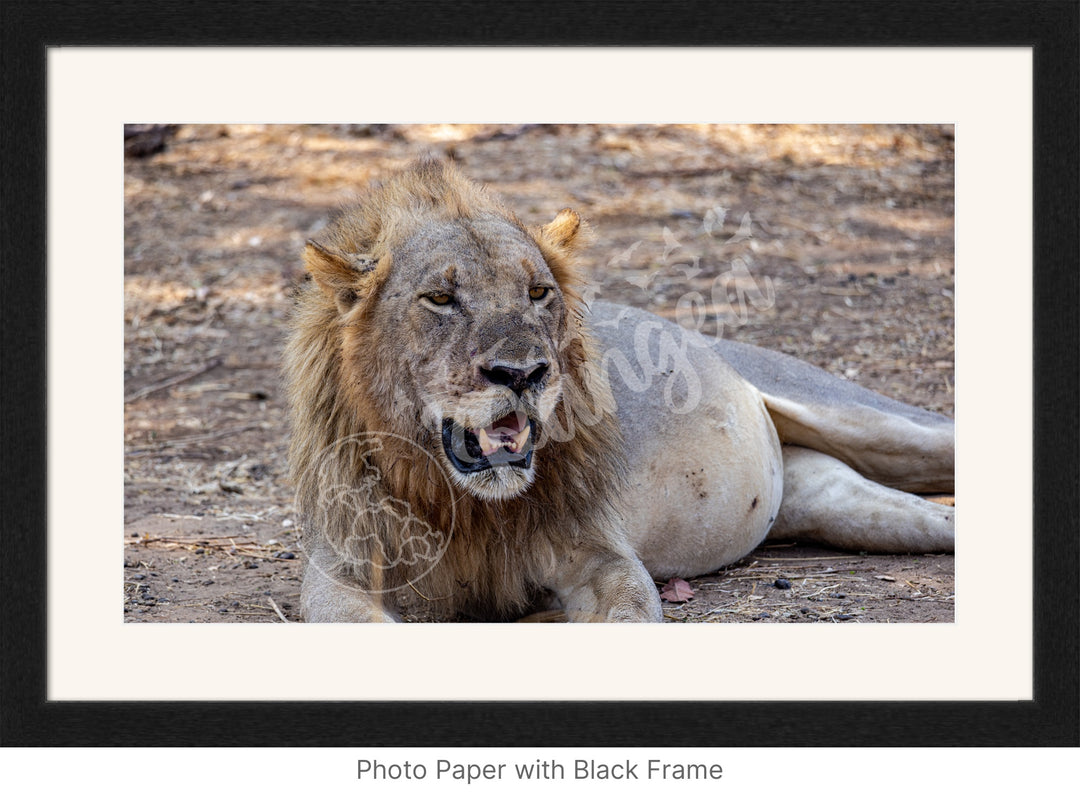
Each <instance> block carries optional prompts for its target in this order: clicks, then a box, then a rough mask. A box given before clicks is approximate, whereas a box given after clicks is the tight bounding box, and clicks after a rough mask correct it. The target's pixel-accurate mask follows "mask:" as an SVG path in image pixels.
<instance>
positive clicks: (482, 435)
mask: <svg viewBox="0 0 1080 802" xmlns="http://www.w3.org/2000/svg"><path fill="white" fill-rule="evenodd" d="M475 434H476V439H477V440H479V441H480V453H482V454H483V455H484V456H485V457H490V456H491V455H492V454H494V453H495V452H496V451H498V450H499V445H500V444H499V443H496V442H494V441H493V440H492V439H491V436H490V435H489V434H488V433H487V429H477V430H476V431H475Z"/></svg>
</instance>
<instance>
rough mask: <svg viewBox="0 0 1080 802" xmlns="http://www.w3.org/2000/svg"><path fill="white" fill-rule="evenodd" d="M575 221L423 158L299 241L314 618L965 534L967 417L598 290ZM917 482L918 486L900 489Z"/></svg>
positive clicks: (929, 546)
mask: <svg viewBox="0 0 1080 802" xmlns="http://www.w3.org/2000/svg"><path fill="white" fill-rule="evenodd" d="M581 232H582V225H581V221H580V220H579V218H578V215H577V214H576V213H575V212H573V211H571V210H569V209H565V210H563V211H562V212H560V213H559V214H558V216H557V217H556V218H555V219H554V220H553V221H552V222H551V223H549V224H547V225H546V226H543V227H541V228H526V227H525V226H524V225H523V224H522V223H520V222H519V221H518V219H517V218H516V217H515V216H514V215H513V214H511V213H510V212H509V211H507V210H506V209H504V208H503V207H502V206H501V205H500V203H499V202H498V201H497V200H496V199H495V198H494V197H492V195H490V194H488V193H487V192H486V191H484V190H483V189H482V188H481V187H479V186H478V185H476V184H474V183H472V182H470V181H468V180H466V179H464V178H462V177H461V176H460V175H459V174H458V173H457V172H456V171H455V170H454V169H453V168H451V167H450V166H448V165H446V164H444V163H442V162H439V161H435V160H430V159H429V160H422V161H420V162H418V163H416V164H414V165H413V166H412V167H411V168H409V169H408V170H406V171H405V172H403V173H401V174H399V175H397V176H395V177H394V178H392V179H390V180H389V181H387V182H385V183H384V184H382V185H381V186H377V187H375V188H373V189H372V190H371V191H370V192H369V193H368V195H367V196H366V197H365V198H363V199H362V201H361V202H360V203H359V204H358V205H356V206H355V207H353V208H350V209H347V210H345V211H344V212H343V213H342V214H341V215H340V216H339V217H338V218H337V219H336V220H335V221H334V222H332V223H331V224H330V226H329V227H328V228H327V229H326V230H325V231H324V232H323V233H322V234H321V235H319V236H318V238H317V239H315V240H312V241H310V242H309V243H308V244H307V247H306V250H305V252H304V258H305V262H306V266H307V269H308V270H309V271H310V273H311V277H312V278H313V279H314V281H311V282H309V283H307V284H306V285H305V286H304V287H303V289H302V290H301V292H300V295H299V299H298V302H297V307H296V310H295V313H294V316H293V319H292V326H291V336H290V339H289V342H288V346H287V349H286V353H285V373H286V380H287V384H288V391H289V399H290V403H291V406H292V423H293V432H292V446H291V450H290V462H291V472H292V477H293V480H294V482H295V484H296V488H297V504H298V507H299V511H300V514H301V516H302V519H303V521H304V526H305V546H306V550H307V554H308V566H307V570H306V573H305V575H304V582H303V588H302V593H301V608H302V613H303V616H304V618H305V619H306V620H308V621H391V620H398V618H399V611H400V609H401V604H405V605H408V604H409V603H410V599H411V600H412V601H417V600H423V602H424V603H425V604H426V605H427V607H428V609H429V610H430V609H434V611H435V614H436V615H438V616H439V617H443V618H445V617H450V616H468V617H472V618H484V619H508V618H514V617H517V616H520V615H522V614H524V613H526V612H527V611H529V610H531V609H533V608H534V607H535V606H536V605H538V604H541V603H543V604H545V605H550V606H555V605H557V606H558V607H561V608H562V610H564V611H565V615H566V617H567V618H568V619H569V620H577V621H597V620H598V621H658V620H660V617H661V612H660V599H659V597H658V594H657V590H656V586H655V584H654V582H653V579H652V578H653V577H656V578H661V579H666V578H669V577H672V576H697V575H701V574H705V573H708V572H712V571H715V570H717V569H719V568H720V567H722V566H724V565H726V564H728V563H731V562H733V561H735V560H738V559H740V558H741V557H743V556H745V555H746V554H747V553H749V552H750V551H751V550H753V549H754V548H755V547H756V546H758V545H759V544H760V543H761V542H762V541H763V540H764V539H765V538H766V537H769V536H779V537H785V538H790V537H792V536H798V537H800V538H809V539H813V540H817V541H819V542H824V543H827V544H831V545H835V546H839V547H842V548H847V549H861V550H874V551H889V552H909V551H917V552H923V551H951V550H952V545H953V521H952V516H953V510H952V509H951V508H949V507H944V506H940V505H936V504H932V503H930V502H928V501H925V500H923V499H921V498H919V497H918V496H915V495H911V493H912V492H951V490H952V483H953V423H952V421H951V420H950V419H948V418H945V417H943V416H940V415H936V414H932V413H929V412H925V411H923V410H919V409H916V408H913V407H909V406H906V405H904V404H900V403H898V402H895V401H892V400H890V399H887V398H885V397H883V396H880V395H877V394H875V393H872V392H870V391H869V390H865V389H862V388H860V387H857V386H855V385H853V384H851V383H849V382H847V381H844V380H841V379H838V378H834V377H832V376H830V375H829V374H827V373H825V372H823V371H821V370H818V369H817V368H814V367H811V366H809V365H807V364H804V363H802V362H800V361H798V360H796V359H793V358H791V357H787V356H784V355H781V354H777V353H773V352H770V351H766V350H763V349H760V348H756V347H752V346H748V345H742V344H739V343H733V342H727V341H722V340H706V339H705V338H704V337H701V336H700V335H697V334H695V333H692V332H689V331H687V330H684V329H682V328H680V327H678V326H676V325H674V324H672V323H668V322H666V321H664V320H661V319H660V318H657V317H655V316H652V315H649V314H647V313H645V312H641V311H638V310H634V309H630V308H625V307H618V306H613V305H610V304H607V303H594V304H591V305H589V306H586V304H585V303H584V302H583V300H582V298H581V295H580V290H581V286H582V285H581V279H580V277H579V275H578V273H577V270H576V267H575V262H574V257H575V252H576V250H577V249H578V247H579V245H580V244H581V241H582V239H583V237H582V233H581ZM904 491H907V492H904Z"/></svg>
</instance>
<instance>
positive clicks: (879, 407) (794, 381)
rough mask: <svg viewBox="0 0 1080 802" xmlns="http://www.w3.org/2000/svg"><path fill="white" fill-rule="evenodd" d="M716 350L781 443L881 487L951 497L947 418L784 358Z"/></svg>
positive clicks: (728, 346)
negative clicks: (754, 394)
mask: <svg viewBox="0 0 1080 802" xmlns="http://www.w3.org/2000/svg"><path fill="white" fill-rule="evenodd" d="M717 349H718V350H719V352H720V353H721V355H722V356H723V357H724V358H725V359H727V360H728V362H730V363H731V364H732V365H733V366H734V367H735V369H736V370H737V371H738V372H739V373H740V374H742V376H743V378H745V379H747V380H748V381H749V382H750V383H751V384H753V385H754V386H755V387H756V388H757V389H758V391H759V392H760V393H761V396H762V398H763V399H764V401H765V407H766V408H767V409H768V411H769V416H770V417H771V418H772V420H773V424H774V425H775V426H776V431H777V434H779V436H780V441H781V442H782V443H786V444H790V445H797V446H804V447H806V448H811V449H813V450H815V451H820V452H821V453H823V454H829V455H830V456H833V457H836V458H837V459H839V460H842V461H843V462H845V463H846V464H848V465H850V466H851V467H852V468H854V469H855V470H857V471H858V472H859V473H861V474H862V475H863V476H866V477H867V478H869V479H871V480H873V481H875V482H878V483H880V484H883V485H886V486H887V487H893V488H896V489H898V490H906V491H908V492H911V493H951V492H953V465H954V457H953V452H954V445H955V428H954V425H953V421H952V419H950V418H947V417H945V416H944V415H939V414H937V413H935V412H929V411H927V410H924V409H919V408H917V407H913V406H910V405H908V404H903V403H901V402H899V401H896V400H894V399H892V398H888V397H886V396H883V395H881V394H879V393H875V392H873V391H871V390H867V389H866V388H865V387H860V386H859V385H857V384H855V383H854V382H850V381H846V380H844V379H841V378H838V377H836V376H833V375H832V374H830V373H827V372H826V371H824V370H821V369H820V368H817V367H814V366H813V365H809V364H807V363H806V362H803V361H801V360H799V359H795V358H794V357H790V356H787V355H786V354H780V353H776V352H775V351H768V350H765V349H763V348H757V347H755V346H751V345H746V344H744V343H736V342H731V341H728V340H722V341H720V342H719V343H718V345H717Z"/></svg>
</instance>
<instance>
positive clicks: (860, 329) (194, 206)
mask: <svg viewBox="0 0 1080 802" xmlns="http://www.w3.org/2000/svg"><path fill="white" fill-rule="evenodd" d="M159 140H160V141H159ZM126 145H127V147H126V151H127V154H128V156H127V158H126V160H125V166H126V175H125V196H126V201H125V314H124V350H125V353H124V356H125V395H126V398H125V434H124V447H125V454H126V460H125V517H124V603H123V609H124V619H125V621H158V622H161V621H177V622H184V621H193V622H205V621H234V622H235V621H265V622H275V621H276V622H280V621H282V620H289V621H295V620H297V617H298V608H299V603H298V595H299V587H300V575H301V568H302V553H301V551H300V546H299V543H298V536H297V531H296V524H295V521H296V515H295V511H294V508H293V505H292V496H291V489H290V487H289V485H288V483H287V480H286V466H285V454H286V443H287V436H288V433H287V428H286V419H285V410H284V407H283V398H282V393H281V391H280V389H279V378H278V370H279V367H278V366H279V353H280V348H281V342H282V336H283V331H284V327H285V321H286V317H287V313H288V308H289V295H290V292H291V287H292V286H293V285H294V283H295V282H296V281H298V280H300V278H301V276H300V266H299V253H300V250H301V248H302V245H303V242H304V240H305V239H306V238H307V237H308V236H310V235H312V234H313V233H315V232H316V231H318V230H319V229H320V228H321V227H322V226H323V225H324V224H325V223H326V222H327V220H328V217H329V214H330V213H332V211H333V209H334V208H335V207H336V206H338V205H339V204H341V203H342V202H346V201H348V200H350V199H351V198H352V197H353V195H354V194H355V193H356V192H357V191H358V190H359V189H360V188H362V187H363V186H364V185H365V184H366V183H367V182H368V181H369V180H371V179H376V178H379V177H381V176H384V175H386V174H388V173H389V172H392V171H393V170H395V169H396V168H398V167H401V166H402V165H404V164H405V163H406V162H407V161H409V160H410V159H411V158H413V157H414V156H416V155H417V154H419V153H421V152H424V151H430V152H435V153H442V154H446V155H449V156H452V157H453V158H455V159H456V160H457V161H458V162H459V163H460V165H461V166H462V168H463V169H464V171H465V172H466V173H467V174H468V175H470V176H472V177H473V178H476V179H479V180H481V181H483V182H485V183H487V184H488V185H490V186H491V187H492V188H493V189H495V190H497V191H498V192H499V193H501V194H502V195H503V196H504V197H505V198H507V200H508V201H509V202H510V204H511V206H512V208H514V209H515V210H517V212H518V213H519V215H520V216H521V217H522V218H523V219H524V220H525V221H527V222H529V223H542V222H546V221H548V220H550V219H551V218H553V217H554V216H555V214H556V213H557V212H558V210H559V209H561V208H563V207H565V206H572V207H574V208H575V209H577V210H578V211H579V212H580V213H581V214H582V215H583V216H585V217H586V218H587V219H589V220H590V221H591V222H592V224H593V225H594V227H595V232H596V241H595V244H594V245H593V246H592V248H591V249H590V253H589V254H588V256H587V259H588V263H589V267H590V270H591V275H592V279H593V281H594V282H595V287H596V291H597V294H598V296H599V297H603V298H609V299H612V300H618V301H623V302H626V303H632V304H635V305H638V306H642V307H645V308H648V309H651V310H653V311H655V312H658V313H660V314H663V315H666V316H668V317H672V318H675V319H679V320H680V321H681V322H687V321H691V322H695V323H696V324H697V325H699V326H700V327H701V329H702V330H703V331H705V332H706V333H714V334H719V335H721V336H726V337H733V338H737V339H740V340H742V341H744V342H751V343H754V344H757V345H761V346H766V347H769V348H774V349H777V350H780V351H784V352H786V353H789V354H793V355H795V356H798V357H800V358H802V359H805V360H807V361H809V362H812V363H814V364H817V365H819V366H820V367H823V368H825V369H827V370H830V371H832V372H834V373H837V374H839V375H842V376H845V377H846V378H848V379H850V380H853V381H856V382H859V383H861V384H863V385H865V386H867V387H869V388H871V389H874V390H877V391H879V392H883V393H886V394H888V395H891V396H893V397H895V398H898V399H900V400H902V401H906V402H908V403H912V404H917V405H920V406H923V407H927V408H929V409H933V410H937V411H941V412H944V413H946V414H952V408H953V136H952V130H951V128H950V127H948V126H831V125H825V126H786V125H763V126H569V125H533V126H494V125H473V126H435V125H423V126H383V125H335V126H296V125H282V126H269V125H268V126H260V125H247V126H243V125H201V126H191V125H184V126H177V127H175V128H174V129H171V130H169V131H167V132H164V135H162V134H161V132H154V133H151V134H149V135H146V136H145V137H144V138H143V139H141V140H138V139H137V138H136V137H132V138H131V139H129V140H128V141H127V143H126ZM161 147H164V149H163V150H162V149H160V148H161ZM693 293H699V295H693ZM694 300H696V301H697V304H696V305H691V306H688V305H687V304H688V301H694ZM688 310H693V311H694V312H695V314H694V315H693V316H692V317H691V316H688V315H687V311H688ZM777 580H786V583H787V584H789V585H790V587H783V586H784V585H785V582H784V581H780V582H779V583H777ZM691 585H692V587H693V588H694V590H695V595H694V598H693V599H692V600H690V601H688V602H686V603H683V604H668V603H666V604H665V613H666V615H667V617H668V619H669V620H671V621H745V622H751V621H755V622H778V621H803V622H812V621H819V622H820V621H836V622H839V621H845V622H860V621H863V622H869V621H875V622H879V621H902V622H913V621H951V620H952V619H953V557H952V555H906V556H879V555H869V556H868V555H857V554H847V553H839V552H834V551H829V550H826V549H820V548H816V547H810V546H805V545H796V544H773V545H770V546H768V547H765V548H761V549H758V550H757V551H755V552H754V553H753V554H751V555H750V556H749V557H747V558H746V559H745V560H743V561H741V562H740V563H738V564H737V565H735V566H731V567H729V568H728V569H726V570H724V571H721V572H720V573H718V574H715V575H712V576H706V577H699V578H696V579H692V581H691Z"/></svg>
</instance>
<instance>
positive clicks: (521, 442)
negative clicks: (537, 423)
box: [510, 423, 532, 454]
mask: <svg viewBox="0 0 1080 802" xmlns="http://www.w3.org/2000/svg"><path fill="white" fill-rule="evenodd" d="M531 428H532V427H531V426H529V424H528V423H526V424H525V428H523V429H522V430H521V431H520V432H518V433H517V434H516V435H514V439H513V444H512V445H511V446H510V450H511V451H513V452H514V453H515V454H520V453H521V450H522V449H523V448H525V444H526V443H528V442H529V431H530V429H531Z"/></svg>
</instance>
